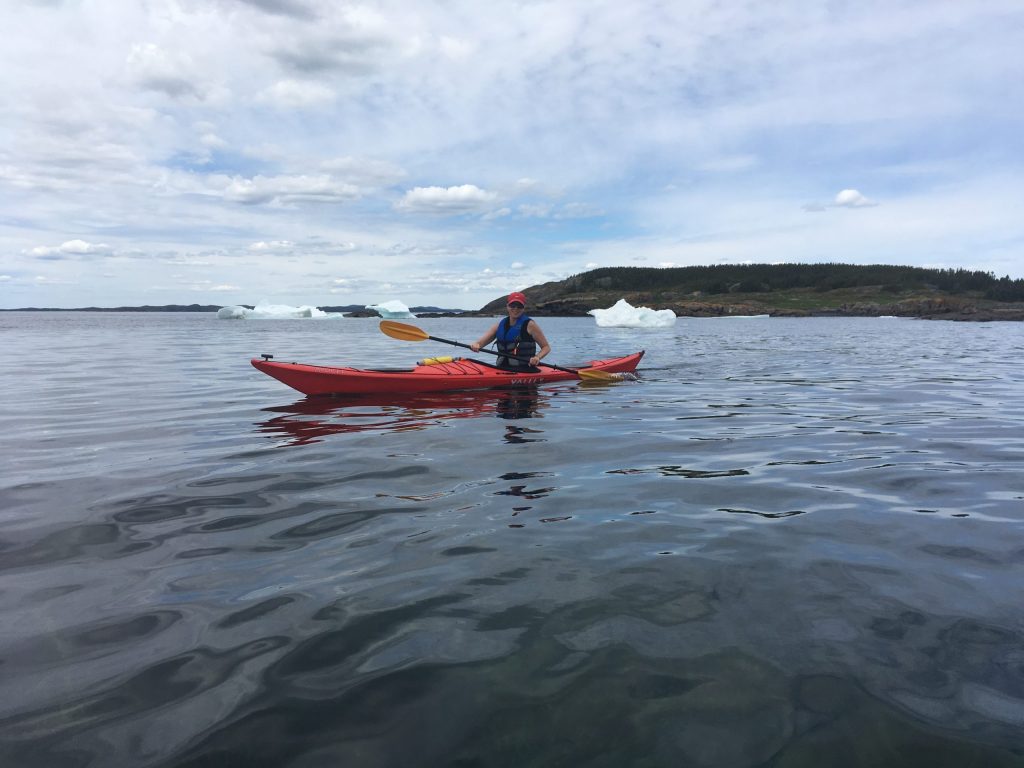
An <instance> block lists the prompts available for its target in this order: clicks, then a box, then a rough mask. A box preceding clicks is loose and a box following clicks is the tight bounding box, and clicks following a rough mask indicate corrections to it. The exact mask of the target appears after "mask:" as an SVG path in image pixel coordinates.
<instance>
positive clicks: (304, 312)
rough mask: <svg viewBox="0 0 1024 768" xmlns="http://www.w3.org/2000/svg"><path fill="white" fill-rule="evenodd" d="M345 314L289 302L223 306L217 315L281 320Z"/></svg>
mask: <svg viewBox="0 0 1024 768" xmlns="http://www.w3.org/2000/svg"><path fill="white" fill-rule="evenodd" d="M344 316H345V314H344V313H343V312H324V311H323V310H322V309H317V308H316V307H311V306H308V305H305V304H304V305H302V306H301V307H292V306H289V305H288V304H257V305H256V306H255V307H253V308H252V309H249V308H248V307H221V308H220V309H218V310H217V317H218V318H219V319H221V320H280V319H291V318H305V317H308V318H313V319H317V320H321V319H328V320H329V319H335V318H339V317H344Z"/></svg>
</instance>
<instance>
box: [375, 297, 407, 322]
mask: <svg viewBox="0 0 1024 768" xmlns="http://www.w3.org/2000/svg"><path fill="white" fill-rule="evenodd" d="M366 308H367V309H372V310H373V311H374V312H376V313H377V314H378V315H380V316H381V317H383V318H384V319H385V320H394V319H396V318H399V317H416V315H414V314H413V313H412V312H410V311H409V308H408V307H407V306H405V304H403V303H402V302H400V301H397V300H396V301H384V302H381V303H380V304H367V305H366Z"/></svg>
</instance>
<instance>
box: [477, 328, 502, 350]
mask: <svg viewBox="0 0 1024 768" xmlns="http://www.w3.org/2000/svg"><path fill="white" fill-rule="evenodd" d="M499 322H501V321H499ZM497 335H498V323H495V324H494V325H492V326H491V329H490V330H489V331H487V333H485V334H484V335H483V336H481V337H480V338H479V339H477V340H476V341H474V342H473V343H472V344H470V345H469V348H470V349H472V350H473V351H474V352H479V351H480V350H481V349H483V348H484V347H486V346H487V345H488V344H490V343H491V342H492V341H494V337H495V336H497Z"/></svg>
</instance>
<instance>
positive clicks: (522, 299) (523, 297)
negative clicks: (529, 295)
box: [505, 291, 526, 307]
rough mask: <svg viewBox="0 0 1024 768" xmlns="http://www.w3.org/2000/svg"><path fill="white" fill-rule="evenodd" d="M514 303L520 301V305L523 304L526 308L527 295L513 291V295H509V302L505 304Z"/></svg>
mask: <svg viewBox="0 0 1024 768" xmlns="http://www.w3.org/2000/svg"><path fill="white" fill-rule="evenodd" d="M513 301H518V302H519V303H520V304H522V305H523V306H524V307H525V306H526V295H525V294H522V293H520V292H519V291H512V293H510V294H509V295H508V301H506V302H505V303H506V304H511V303H512V302H513Z"/></svg>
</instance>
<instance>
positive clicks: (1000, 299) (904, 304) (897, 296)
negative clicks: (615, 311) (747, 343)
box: [475, 263, 1024, 321]
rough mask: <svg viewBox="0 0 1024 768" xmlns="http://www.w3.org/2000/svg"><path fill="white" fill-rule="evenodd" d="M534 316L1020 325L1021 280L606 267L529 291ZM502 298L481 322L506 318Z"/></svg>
mask: <svg viewBox="0 0 1024 768" xmlns="http://www.w3.org/2000/svg"><path fill="white" fill-rule="evenodd" d="M524 293H525V294H526V297H527V299H528V301H529V307H530V309H529V311H530V314H532V315H537V316H563V317H564V316H569V317H574V316H584V315H586V314H587V311H588V310H590V309H594V308H606V307H610V306H612V305H613V304H614V303H615V302H616V301H618V300H619V299H626V301H628V302H629V303H630V304H632V305H633V306H635V307H639V306H644V307H650V308H651V309H671V310H672V311H673V312H675V313H676V315H678V316H681V317H720V316H728V315H771V316H772V317H881V316H887V315H893V316H897V317H917V318H923V319H930V320H937V319H941V320H974V321H985V320H1024V280H1013V279H1011V278H1010V277H1000V278H997V277H995V276H994V275H993V274H991V273H989V272H980V271H970V270H965V269H955V270H954V269H925V268H922V267H901V266H892V265H886V264H874V265H853V264H827V263H826V264H742V265H727V264H721V265H715V266H702V267H665V268H654V267H605V268H601V269H594V270H591V271H589V272H583V273H581V274H578V275H573V276H572V277H569V278H567V279H565V280H559V281H556V282H550V283H544V284H542V285H535V286H532V287H530V288H527V289H526V290H525V291H524ZM504 309H505V299H504V297H500V298H497V299H495V300H494V301H492V302H490V303H488V304H487V305H485V306H484V307H483V308H482V309H481V310H480V311H479V313H475V314H499V313H502V312H504Z"/></svg>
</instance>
